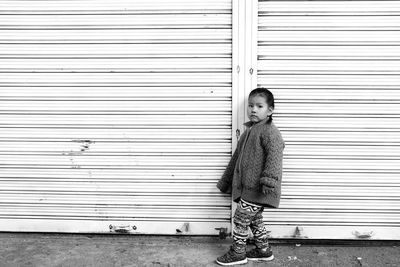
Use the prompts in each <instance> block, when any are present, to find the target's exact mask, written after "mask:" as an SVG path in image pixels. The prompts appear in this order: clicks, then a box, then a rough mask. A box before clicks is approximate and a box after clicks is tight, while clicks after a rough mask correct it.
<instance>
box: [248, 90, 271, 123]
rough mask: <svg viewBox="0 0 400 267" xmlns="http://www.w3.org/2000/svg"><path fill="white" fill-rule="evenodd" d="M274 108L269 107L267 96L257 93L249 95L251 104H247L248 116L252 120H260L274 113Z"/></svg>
mask: <svg viewBox="0 0 400 267" xmlns="http://www.w3.org/2000/svg"><path fill="white" fill-rule="evenodd" d="M273 111H274V110H273V109H272V107H269V106H268V104H267V100H266V99H265V97H263V96H260V95H255V96H251V97H249V104H248V106H247V116H248V117H249V119H250V121H252V122H259V121H262V120H264V119H266V118H267V117H268V116H271V115H272V112H273Z"/></svg>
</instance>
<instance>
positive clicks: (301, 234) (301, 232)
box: [293, 226, 308, 238]
mask: <svg viewBox="0 0 400 267" xmlns="http://www.w3.org/2000/svg"><path fill="white" fill-rule="evenodd" d="M293 237H294V238H308V236H306V235H305V234H304V229H303V227H301V226H296V230H295V231H294V235H293Z"/></svg>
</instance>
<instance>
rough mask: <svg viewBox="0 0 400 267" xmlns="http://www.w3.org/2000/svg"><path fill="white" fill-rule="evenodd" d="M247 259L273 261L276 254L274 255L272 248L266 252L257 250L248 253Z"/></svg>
mask: <svg viewBox="0 0 400 267" xmlns="http://www.w3.org/2000/svg"><path fill="white" fill-rule="evenodd" d="M246 257H247V259H249V260H252V261H272V260H273V259H274V254H272V251H271V248H267V250H266V251H263V250H261V249H259V248H255V249H252V250H250V251H247V252H246Z"/></svg>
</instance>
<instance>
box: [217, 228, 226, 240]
mask: <svg viewBox="0 0 400 267" xmlns="http://www.w3.org/2000/svg"><path fill="white" fill-rule="evenodd" d="M215 230H219V234H218V236H219V239H226V237H227V236H228V228H226V227H219V228H215Z"/></svg>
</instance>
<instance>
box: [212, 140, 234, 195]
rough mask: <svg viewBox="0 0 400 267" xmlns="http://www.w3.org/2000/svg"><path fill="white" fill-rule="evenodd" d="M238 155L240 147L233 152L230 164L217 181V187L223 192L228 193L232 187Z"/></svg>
mask: <svg viewBox="0 0 400 267" xmlns="http://www.w3.org/2000/svg"><path fill="white" fill-rule="evenodd" d="M238 156H239V152H238V149H237V148H236V150H235V153H233V155H232V157H231V160H230V161H229V164H228V166H227V167H226V169H225V171H224V174H223V175H222V177H221V179H219V181H218V183H217V188H218V189H219V190H220V191H221V192H223V193H228V192H229V191H230V189H231V187H232V178H233V173H234V171H235V166H236V161H237V159H238Z"/></svg>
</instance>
